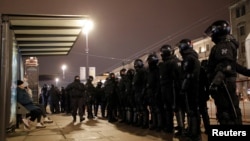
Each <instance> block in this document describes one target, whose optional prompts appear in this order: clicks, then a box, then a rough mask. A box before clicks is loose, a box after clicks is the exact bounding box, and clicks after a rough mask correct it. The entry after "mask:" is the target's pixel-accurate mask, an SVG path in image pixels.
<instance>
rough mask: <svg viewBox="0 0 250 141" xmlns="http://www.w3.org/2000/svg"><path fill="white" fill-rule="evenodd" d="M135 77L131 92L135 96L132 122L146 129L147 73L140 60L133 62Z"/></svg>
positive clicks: (147, 113) (147, 115)
mask: <svg viewBox="0 0 250 141" xmlns="http://www.w3.org/2000/svg"><path fill="white" fill-rule="evenodd" d="M134 68H135V75H134V78H133V82H132V84H133V90H134V94H135V107H136V108H135V112H134V119H133V122H134V123H135V124H136V126H141V127H144V128H146V127H147V126H148V118H149V111H148V109H147V105H146V101H147V99H146V97H145V94H146V80H147V71H146V69H145V67H144V64H143V61H142V60H141V59H136V60H135V61H134Z"/></svg>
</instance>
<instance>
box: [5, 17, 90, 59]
mask: <svg viewBox="0 0 250 141" xmlns="http://www.w3.org/2000/svg"><path fill="white" fill-rule="evenodd" d="M3 19H4V20H8V22H9V24H10V28H11V29H12V30H13V32H14V34H15V39H16V42H17V46H18V47H19V51H20V52H21V55H22V56H55V55H68V54H69V52H70V50H71V49H72V47H73V46H74V44H75V42H76V40H77V38H78V36H79V34H80V33H81V31H82V28H83V26H84V22H85V21H86V19H87V16H68V15H65V16H57V15H3Z"/></svg>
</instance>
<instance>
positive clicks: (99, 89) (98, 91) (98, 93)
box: [94, 81, 105, 117]
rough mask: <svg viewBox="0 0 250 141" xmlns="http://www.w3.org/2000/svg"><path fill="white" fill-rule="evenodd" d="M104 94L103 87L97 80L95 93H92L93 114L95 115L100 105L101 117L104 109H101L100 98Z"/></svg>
mask: <svg viewBox="0 0 250 141" xmlns="http://www.w3.org/2000/svg"><path fill="white" fill-rule="evenodd" d="M104 96H105V93H104V89H103V87H102V82H101V81H99V82H97V85H96V87H95V95H94V114H95V116H96V117H97V114H98V108H99V106H100V107H101V114H102V117H105V116H104V115H105V114H104V110H103V109H102V98H103V97H104Z"/></svg>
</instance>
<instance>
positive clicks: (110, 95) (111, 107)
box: [105, 73, 118, 122]
mask: <svg viewBox="0 0 250 141" xmlns="http://www.w3.org/2000/svg"><path fill="white" fill-rule="evenodd" d="M117 89H118V86H117V80H116V78H115V74H114V73H110V75H109V78H108V79H107V80H106V82H105V95H106V96H107V117H108V121H109V122H116V121H117V104H118V102H117V100H118V95H117Z"/></svg>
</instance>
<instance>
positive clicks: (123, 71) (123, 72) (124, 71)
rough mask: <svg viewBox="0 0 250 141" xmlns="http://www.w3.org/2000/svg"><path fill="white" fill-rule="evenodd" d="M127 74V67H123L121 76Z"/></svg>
mask: <svg viewBox="0 0 250 141" xmlns="http://www.w3.org/2000/svg"><path fill="white" fill-rule="evenodd" d="M125 75H126V69H125V68H123V69H121V70H120V76H125Z"/></svg>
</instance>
